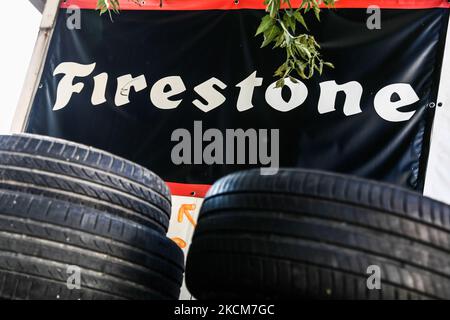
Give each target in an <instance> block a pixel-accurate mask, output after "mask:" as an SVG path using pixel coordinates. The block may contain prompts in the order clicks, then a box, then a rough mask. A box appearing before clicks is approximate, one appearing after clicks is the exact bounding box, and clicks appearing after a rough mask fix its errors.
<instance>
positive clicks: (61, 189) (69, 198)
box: [0, 134, 184, 299]
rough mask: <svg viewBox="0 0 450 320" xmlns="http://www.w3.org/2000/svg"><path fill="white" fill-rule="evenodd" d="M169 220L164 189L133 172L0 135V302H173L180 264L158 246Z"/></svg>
mask: <svg viewBox="0 0 450 320" xmlns="http://www.w3.org/2000/svg"><path fill="white" fill-rule="evenodd" d="M170 212H171V199H170V193H169V190H168V188H167V186H166V185H165V184H164V182H163V181H162V180H161V179H160V178H159V177H158V176H156V175H155V174H154V173H152V172H151V171H149V170H147V169H145V168H143V167H141V166H139V165H137V164H134V163H132V162H130V161H127V160H125V159H122V158H120V157H117V156H114V155H112V154H109V153H107V152H104V151H100V150H97V149H94V148H90V147H87V146H84V145H80V144H75V143H72V142H68V141H64V140H59V139H54V138H49V137H42V136H36V135H26V134H24V135H12V136H0V298H3V299H178V296H179V293H180V287H181V284H182V280H183V272H184V258H183V253H182V251H181V250H180V249H179V248H178V247H177V245H176V244H175V243H174V242H172V241H171V240H170V239H168V238H166V232H167V229H168V225H169V220H170ZM77 277H78V278H77ZM77 281H78V283H77Z"/></svg>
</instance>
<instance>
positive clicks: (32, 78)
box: [11, 0, 61, 133]
mask: <svg viewBox="0 0 450 320" xmlns="http://www.w3.org/2000/svg"><path fill="white" fill-rule="evenodd" d="M60 1H61V0H47V2H46V3H45V7H44V11H43V13H42V20H41V24H40V26H39V34H38V38H37V41H36V45H35V47H34V51H33V55H32V57H31V62H30V66H29V67H28V71H27V74H26V77H25V82H24V85H23V88H22V93H21V94H20V97H19V102H18V104H17V108H16V112H15V115H14V119H13V123H12V126H11V132H13V133H20V132H23V131H24V129H25V126H26V123H27V119H28V115H29V113H30V108H31V104H32V102H33V99H34V96H35V94H36V90H37V87H38V85H39V80H40V78H41V75H42V69H43V67H44V64H45V59H46V57H47V52H48V47H49V44H50V39H51V37H52V34H53V29H54V26H55V21H56V17H57V14H58V9H59V3H60Z"/></svg>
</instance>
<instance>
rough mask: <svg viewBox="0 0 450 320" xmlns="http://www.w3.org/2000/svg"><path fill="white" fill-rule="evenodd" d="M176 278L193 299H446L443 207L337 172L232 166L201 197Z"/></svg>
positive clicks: (448, 257) (448, 223) (448, 261)
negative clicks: (181, 275) (263, 171)
mask: <svg viewBox="0 0 450 320" xmlns="http://www.w3.org/2000/svg"><path fill="white" fill-rule="evenodd" d="M374 265H375V270H376V271H380V272H381V274H380V283H381V289H380V290H377V289H374V290H369V289H368V286H367V283H368V282H369V283H371V284H374V283H376V280H374V279H375V278H374V277H371V275H375V276H376V274H375V273H373V272H374V271H371V270H373V269H369V272H368V268H369V266H374ZM371 268H372V267H371ZM376 271H375V272H376ZM186 283H187V286H188V288H189V290H190V292H191V293H192V294H193V295H194V296H195V297H196V298H198V299H234V298H248V299H251V298H259V299H267V298H275V299H277V298H280V299H286V298H287V299H302V298H308V299H310V298H314V299H450V209H449V206H447V205H445V204H443V203H440V202H437V201H434V200H431V199H428V198H426V197H423V196H422V195H420V194H418V193H414V192H410V191H408V190H404V189H401V188H398V187H396V186H392V185H388V184H381V183H377V182H373V181H367V180H364V179H359V178H354V177H347V176H344V175H338V174H331V173H325V172H318V171H305V170H296V169H285V170H280V171H279V173H278V174H277V175H274V176H261V175H260V174H259V171H258V170H253V171H247V172H242V173H237V174H233V175H230V176H227V177H225V178H223V179H221V180H219V181H218V182H217V183H216V184H214V185H213V187H212V188H211V190H210V191H209V192H208V194H207V196H206V199H205V201H204V203H203V205H202V208H201V211H200V215H199V220H198V226H197V228H196V230H195V233H194V237H193V241H192V245H191V247H190V251H189V255H188V259H187V266H186Z"/></svg>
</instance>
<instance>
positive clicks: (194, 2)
mask: <svg viewBox="0 0 450 320" xmlns="http://www.w3.org/2000/svg"><path fill="white" fill-rule="evenodd" d="M163 1H164V2H163V3H164V5H163V7H162V8H160V6H159V3H160V0H143V3H144V4H143V5H138V4H136V3H134V2H133V1H131V0H120V2H121V9H122V10H237V9H264V8H265V6H264V4H263V0H239V1H238V3H237V4H236V3H235V0H163ZM300 1H301V0H292V5H294V6H295V5H297V6H298V5H299V4H300ZM72 5H75V6H78V7H79V8H81V9H95V7H96V5H97V0H66V1H63V2H62V3H61V8H68V7H70V6H72ZM371 5H376V6H378V7H380V8H383V9H430V8H450V3H449V2H448V1H447V0H337V2H336V8H367V7H369V6H371Z"/></svg>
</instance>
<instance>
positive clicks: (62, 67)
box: [53, 62, 419, 122]
mask: <svg viewBox="0 0 450 320" xmlns="http://www.w3.org/2000/svg"><path fill="white" fill-rule="evenodd" d="M95 66H96V63H92V64H79V63H75V62H63V63H61V64H59V65H58V66H57V67H56V68H55V70H54V73H53V75H54V76H56V75H61V74H62V75H63V77H62V79H61V80H60V82H59V84H58V88H57V93H56V102H55V105H54V106H53V110H54V111H57V110H61V109H63V108H65V107H66V106H67V105H68V104H69V102H70V100H71V98H72V96H73V94H76V93H80V92H81V91H82V90H83V88H84V86H85V81H86V79H83V78H86V77H89V76H90V75H91V74H92V73H93V72H94V69H95ZM78 78H79V79H80V80H78ZM81 79H83V80H81ZM108 80H109V76H108V73H106V72H103V73H100V74H97V75H95V76H94V77H93V81H94V88H93V90H92V93H91V104H92V105H93V106H97V105H101V104H103V103H105V102H107V100H106V88H107V85H108ZM82 81H84V82H82ZM262 84H263V78H261V77H258V76H257V72H256V71H254V72H253V73H251V74H250V75H249V76H248V77H247V78H245V79H244V80H242V81H241V82H240V83H238V84H235V86H236V87H238V88H239V89H240V92H239V95H238V97H237V101H236V108H237V110H238V111H240V112H244V111H247V110H250V109H252V108H254V105H253V103H252V100H253V95H254V93H255V91H256V90H261V89H259V88H260V87H262ZM286 86H287V88H288V89H289V90H290V92H291V95H290V98H289V99H287V100H285V99H284V98H283V96H282V89H281V88H277V87H276V83H275V82H273V83H271V84H270V85H269V86H268V87H267V88H266V90H265V99H266V102H267V104H268V105H269V106H270V107H271V108H273V109H275V110H277V111H279V112H289V111H291V110H294V109H296V108H299V107H300V106H301V105H302V104H303V103H304V102H305V101H306V99H307V97H308V88H307V86H306V85H305V84H304V83H303V82H302V81H300V80H296V79H294V80H293V81H292V80H290V79H287V81H286ZM319 86H320V97H319V101H318V103H317V110H318V112H319V114H326V113H329V112H334V111H336V106H335V105H336V97H337V94H338V93H339V92H342V93H344V94H345V103H344V107H343V113H344V115H345V116H353V115H356V114H359V113H361V112H363V111H362V109H361V97H362V94H363V87H362V85H361V84H360V83H359V82H357V81H350V82H347V83H342V84H338V83H336V81H334V80H331V81H325V82H321V83H320V84H319ZM147 87H148V84H147V80H146V77H145V75H139V76H136V77H133V76H132V75H131V74H126V75H123V76H120V77H118V78H117V79H116V93H115V97H114V104H115V105H116V106H117V107H122V106H125V105H127V104H129V103H130V93H131V90H132V89H133V90H134V92H140V91H142V90H145V89H146V88H147ZM226 88H227V84H225V83H223V82H222V81H221V80H219V79H217V78H215V77H211V78H210V79H209V80H206V81H204V82H202V83H200V84H198V85H197V86H195V87H194V91H195V92H196V93H197V94H198V96H199V98H201V100H200V99H195V100H193V101H191V102H192V104H193V105H194V106H195V107H196V108H198V109H200V110H202V111H203V112H205V113H206V112H210V111H211V110H214V109H216V108H218V107H220V106H221V105H222V104H223V103H225V101H226V100H227V97H225V95H224V94H223V93H222V91H223V90H224V89H226ZM186 90H187V89H186V86H185V84H184V82H183V79H182V78H181V77H180V76H177V75H173V76H168V77H165V78H162V79H160V80H158V81H156V82H155V83H154V84H153V85H152V87H151V88H150V90H149V98H150V101H151V103H152V104H153V106H154V107H156V108H158V109H161V110H170V109H176V108H177V107H178V106H179V105H180V104H181V103H182V101H183V97H182V94H183V93H184V92H185V91H186ZM393 97H395V99H393ZM417 101H419V97H418V96H417V93H416V92H415V91H414V89H413V88H412V86H411V85H410V84H407V83H394V84H389V85H387V86H385V87H383V88H381V89H380V90H379V91H378V92H377V93H376V94H375V97H374V101H373V105H374V108H375V111H376V112H377V114H378V115H379V116H380V117H381V118H383V119H384V120H386V121H389V122H401V121H407V120H409V119H411V118H412V117H413V115H414V113H415V112H416V111H402V108H403V107H406V106H410V105H412V104H414V103H416V102H417Z"/></svg>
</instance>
